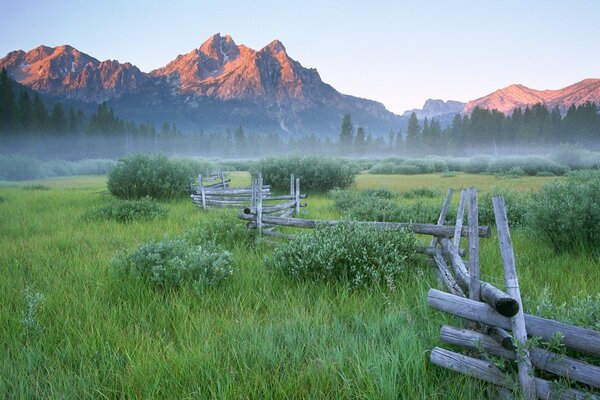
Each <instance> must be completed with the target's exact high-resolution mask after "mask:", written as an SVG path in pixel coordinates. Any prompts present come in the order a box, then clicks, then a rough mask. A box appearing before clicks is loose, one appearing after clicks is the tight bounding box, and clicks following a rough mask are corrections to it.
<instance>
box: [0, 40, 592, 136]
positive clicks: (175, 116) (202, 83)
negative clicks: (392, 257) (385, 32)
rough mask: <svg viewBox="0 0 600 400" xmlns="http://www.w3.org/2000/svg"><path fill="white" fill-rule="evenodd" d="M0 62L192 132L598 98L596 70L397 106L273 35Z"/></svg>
mask: <svg viewBox="0 0 600 400" xmlns="http://www.w3.org/2000/svg"><path fill="white" fill-rule="evenodd" d="M0 68H6V69H7V71H8V74H9V76H10V78H12V79H13V80H15V81H16V82H18V83H19V84H21V85H23V86H25V87H28V88H30V89H33V90H36V91H38V92H40V93H41V94H43V95H44V96H46V97H49V98H52V99H55V100H60V101H68V102H69V103H70V104H73V103H75V104H77V103H79V104H80V105H81V108H82V109H85V110H90V109H91V108H92V106H94V105H95V104H98V103H100V102H104V101H106V102H108V104H109V105H110V106H111V107H113V108H114V109H115V110H116V112H117V114H118V115H119V116H120V117H122V118H125V119H129V120H134V121H139V122H154V123H156V124H160V123H162V122H164V121H168V122H175V123H176V124H177V125H178V126H179V128H180V129H182V130H184V131H191V132H193V131H199V130H204V131H222V130H224V129H231V128H235V127H237V126H243V127H244V128H245V129H247V130H250V131H256V132H278V133H289V134H298V133H315V134H317V135H319V136H337V135H338V132H339V127H340V124H341V120H342V118H343V116H344V114H351V116H352V120H353V122H354V123H355V125H360V126H363V127H364V128H365V129H366V131H367V132H369V133H372V134H373V135H376V136H377V135H383V134H387V132H389V131H390V129H393V130H394V131H397V130H398V128H402V129H403V130H404V129H405V127H406V122H407V120H408V118H409V116H410V114H411V113H412V112H415V114H416V115H417V117H418V118H419V119H424V118H429V119H431V118H435V119H438V120H440V121H441V122H442V124H443V125H445V124H447V123H449V122H450V121H451V120H452V118H453V116H454V115H455V114H457V113H467V114H468V113H470V112H472V110H473V109H474V108H475V107H481V108H487V109H498V110H499V111H502V112H505V113H510V112H511V111H512V110H513V109H514V108H515V107H524V106H526V105H531V104H535V103H544V104H546V105H547V106H548V107H550V108H553V107H558V108H559V109H560V110H561V111H562V112H563V113H564V112H565V111H566V109H567V108H568V107H570V106H571V105H572V104H575V105H578V104H582V103H584V102H586V101H591V102H595V103H598V104H600V79H585V80H583V81H581V82H578V83H575V84H573V85H570V86H567V87H565V88H562V89H558V90H542V91H539V90H535V89H530V88H527V87H525V86H523V85H511V86H508V87H506V88H503V89H500V90H497V91H495V92H493V93H491V94H489V95H487V96H484V97H481V98H479V99H476V100H472V101H469V102H467V103H462V102H458V101H452V100H449V101H442V100H435V99H429V100H427V101H426V102H425V104H424V106H423V108H422V109H414V110H409V111H406V112H405V113H404V114H403V115H401V116H400V115H396V114H394V113H392V112H390V111H388V110H387V109H386V108H385V106H384V105H383V104H381V103H378V102H376V101H372V100H367V99H363V98H359V97H354V96H350V95H346V94H342V93H340V92H338V91H337V90H335V89H334V88H333V87H332V86H331V85H328V84H327V83H324V82H323V81H322V79H321V77H320V75H319V73H318V72H317V70H316V69H314V68H305V67H303V66H302V65H301V64H300V63H299V62H298V61H296V60H294V59H292V58H291V57H290V56H289V55H288V53H287V51H286V48H285V46H284V45H283V44H282V43H281V42H280V41H278V40H274V41H272V42H271V43H269V44H268V45H266V46H265V47H263V48H262V49H260V50H254V49H251V48H249V47H247V46H245V45H238V44H236V43H235V42H234V40H233V39H232V38H231V37H230V36H229V35H225V36H222V35H220V34H215V35H213V36H211V37H210V38H208V39H207V40H206V41H205V42H204V43H202V45H200V47H198V48H196V49H193V50H191V51H190V52H188V53H187V54H182V55H178V56H177V57H176V58H175V59H174V60H173V61H171V62H169V63H168V64H167V65H165V66H164V67H162V68H158V69H155V70H153V71H151V72H149V73H145V72H142V71H140V69H139V68H137V67H136V66H135V65H132V64H131V63H128V62H126V63H120V62H118V61H116V60H106V61H99V60H98V59H96V58H94V57H92V56H90V55H88V54H85V53H83V52H81V51H79V50H77V49H75V48H73V47H71V46H68V45H63V46H57V47H47V46H39V47H36V48H35V49H32V50H30V51H28V52H25V51H23V50H17V51H13V52H10V53H9V54H7V55H6V56H5V57H4V58H2V59H1V60H0ZM390 79H393V77H390Z"/></svg>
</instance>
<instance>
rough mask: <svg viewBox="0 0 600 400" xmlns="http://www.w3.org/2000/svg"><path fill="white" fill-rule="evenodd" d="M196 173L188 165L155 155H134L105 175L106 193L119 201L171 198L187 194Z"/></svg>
mask: <svg viewBox="0 0 600 400" xmlns="http://www.w3.org/2000/svg"><path fill="white" fill-rule="evenodd" d="M196 172H197V171H195V170H194V168H193V166H192V164H191V163H187V162H183V161H170V160H169V159H167V158H166V157H165V156H162V155H158V154H135V155H132V156H127V157H125V158H122V159H120V160H119V162H118V163H117V165H116V166H115V167H114V168H113V169H112V170H111V171H110V173H109V174H108V183H107V186H108V190H109V191H110V192H111V193H112V194H113V195H114V196H116V197H118V198H120V199H139V198H141V197H146V196H150V197H152V198H155V199H172V198H175V197H180V196H183V195H185V194H186V193H187V190H188V187H189V179H190V178H192V177H193V176H194V175H195V174H196Z"/></svg>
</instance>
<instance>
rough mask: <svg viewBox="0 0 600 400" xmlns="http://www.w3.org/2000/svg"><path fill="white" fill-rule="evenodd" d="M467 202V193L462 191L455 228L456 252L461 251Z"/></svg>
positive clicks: (454, 243)
mask: <svg viewBox="0 0 600 400" xmlns="http://www.w3.org/2000/svg"><path fill="white" fill-rule="evenodd" d="M466 202H467V192H466V190H462V191H461V192H460V201H459V202H458V211H457V213H456V226H455V228H454V241H453V243H452V244H453V245H454V248H455V249H456V251H460V250H459V249H460V237H461V232H462V226H463V220H464V219H465V203H466Z"/></svg>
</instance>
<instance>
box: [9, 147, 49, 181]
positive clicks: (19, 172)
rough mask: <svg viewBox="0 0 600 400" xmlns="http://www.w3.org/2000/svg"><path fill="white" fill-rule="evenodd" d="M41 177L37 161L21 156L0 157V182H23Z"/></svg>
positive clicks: (39, 164) (40, 167)
mask: <svg viewBox="0 0 600 400" xmlns="http://www.w3.org/2000/svg"><path fill="white" fill-rule="evenodd" d="M42 176H43V174H42V165H41V163H40V162H39V161H38V160H36V159H33V158H30V157H26V156H24V155H21V154H12V155H0V179H1V180H7V181H25V180H29V179H37V178H41V177H42Z"/></svg>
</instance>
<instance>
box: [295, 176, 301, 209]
mask: <svg viewBox="0 0 600 400" xmlns="http://www.w3.org/2000/svg"><path fill="white" fill-rule="evenodd" d="M299 215H300V178H296V216H299Z"/></svg>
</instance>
